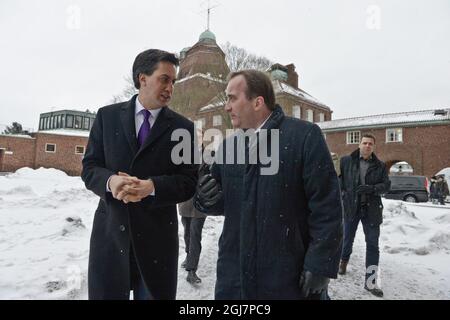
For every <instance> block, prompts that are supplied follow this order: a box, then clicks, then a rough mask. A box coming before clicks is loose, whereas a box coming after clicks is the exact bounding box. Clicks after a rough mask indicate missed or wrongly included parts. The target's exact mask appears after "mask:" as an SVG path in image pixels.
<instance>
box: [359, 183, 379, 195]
mask: <svg viewBox="0 0 450 320" xmlns="http://www.w3.org/2000/svg"><path fill="white" fill-rule="evenodd" d="M374 192H375V186H372V185H368V184H363V185H360V186H358V187H357V188H356V193H358V194H362V193H365V194H367V193H374Z"/></svg>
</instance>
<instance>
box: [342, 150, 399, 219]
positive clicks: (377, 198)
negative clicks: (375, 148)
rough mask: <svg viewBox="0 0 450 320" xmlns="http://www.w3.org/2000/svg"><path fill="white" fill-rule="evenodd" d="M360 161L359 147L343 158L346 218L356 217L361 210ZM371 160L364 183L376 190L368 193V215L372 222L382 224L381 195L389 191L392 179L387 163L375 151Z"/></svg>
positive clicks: (343, 193)
mask: <svg viewBox="0 0 450 320" xmlns="http://www.w3.org/2000/svg"><path fill="white" fill-rule="evenodd" d="M359 161H360V159H359V149H357V150H355V151H354V152H352V154H351V155H349V156H345V157H343V158H342V159H341V176H340V179H341V188H342V199H343V202H344V217H345V219H346V220H351V219H353V218H354V217H356V215H357V213H358V211H359V210H360V197H359V196H358V195H357V194H356V188H357V187H358V186H359V185H360V184H361V183H360V173H359ZM369 161H370V164H369V169H367V173H366V177H365V180H366V181H365V182H364V184H366V185H372V186H374V187H375V192H374V193H370V194H367V197H366V204H367V215H368V218H369V221H370V223H371V224H374V225H380V224H381V223H383V203H382V202H381V195H382V194H384V193H386V192H388V191H389V189H390V187H391V181H390V180H389V177H388V174H387V170H386V165H385V164H384V162H382V161H380V160H379V159H378V158H377V156H376V155H375V154H374V153H372V159H371V160H369Z"/></svg>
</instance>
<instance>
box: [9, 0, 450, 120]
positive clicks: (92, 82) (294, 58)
mask: <svg viewBox="0 0 450 320" xmlns="http://www.w3.org/2000/svg"><path fill="white" fill-rule="evenodd" d="M202 2H203V1H200V0H190V1H175V0H151V1H149V0H147V1H144V0H130V1H111V0H110V1H106V0H71V1H67V0H40V1H38V0H35V1H34V0H1V1H0V90H1V91H0V93H1V94H0V124H10V123H11V122H12V121H18V122H20V123H22V124H23V126H24V127H30V128H34V129H37V127H38V120H39V114H40V113H42V112H47V111H51V110H59V109H66V108H68V109H75V110H85V109H87V108H88V109H90V110H97V109H98V108H99V107H102V106H104V105H106V104H108V103H109V102H110V100H111V98H112V96H113V95H114V94H119V93H120V92H121V91H122V88H123V87H124V85H125V81H124V76H126V75H128V74H130V72H131V66H132V63H133V60H134V58H135V56H136V55H137V54H138V53H139V52H140V51H143V50H145V49H148V48H160V49H165V50H168V51H172V52H178V51H180V50H181V49H182V48H184V47H186V46H192V45H193V44H194V43H196V42H197V40H198V36H199V35H200V33H201V32H202V31H204V30H205V28H206V13H200V12H201V11H202V9H203V10H204V9H205V8H206V3H203V6H202ZM215 3H219V4H220V5H219V6H218V7H217V8H215V9H214V10H213V14H212V17H211V30H212V31H213V32H214V33H215V35H216V37H217V42H218V44H224V43H225V42H227V41H229V42H230V43H232V44H235V45H237V46H239V47H243V48H245V49H247V50H248V51H250V52H253V53H256V54H260V55H264V56H266V57H268V58H269V59H271V60H273V61H275V62H279V63H282V64H288V63H294V64H295V65H296V66H297V72H298V73H299V75H300V87H301V88H302V89H304V90H306V91H307V92H309V93H310V94H311V95H313V96H314V97H316V98H317V99H319V100H320V101H322V102H323V103H325V104H327V105H328V106H330V107H331V108H332V110H333V111H334V113H333V118H334V119H338V118H347V117H355V116H362V115H370V114H380V113H390V112H402V111H411V110H424V109H433V108H443V107H450V1H448V0H430V1H425V0H383V1H382V0H370V1H367V0H339V1H336V0H278V1H273V0H258V1H243V0H219V1H215V2H214V1H212V4H215Z"/></svg>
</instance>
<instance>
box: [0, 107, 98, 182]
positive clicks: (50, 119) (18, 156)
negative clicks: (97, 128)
mask: <svg viewBox="0 0 450 320" xmlns="http://www.w3.org/2000/svg"><path fill="white" fill-rule="evenodd" d="M94 119H95V114H93V113H90V112H80V111H73V110H62V111H56V112H50V113H43V114H41V115H40V120H39V129H40V130H39V131H38V132H36V133H33V134H31V135H0V172H14V171H16V170H17V169H20V168H23V167H29V168H33V169H37V168H40V167H44V168H56V169H59V170H62V171H64V172H66V173H67V174H69V175H73V176H76V175H80V173H81V160H82V158H83V155H84V152H85V150H86V146H87V142H88V137H89V129H90V128H91V127H92V124H93V120H94Z"/></svg>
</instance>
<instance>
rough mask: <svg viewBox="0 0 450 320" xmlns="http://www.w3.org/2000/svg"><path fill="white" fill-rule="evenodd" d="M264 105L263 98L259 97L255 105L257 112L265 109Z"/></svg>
mask: <svg viewBox="0 0 450 320" xmlns="http://www.w3.org/2000/svg"><path fill="white" fill-rule="evenodd" d="M264 105H265V103H264V98H263V97H261V96H259V97H256V98H255V105H254V108H255V111H258V110H261V108H263V107H264Z"/></svg>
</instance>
